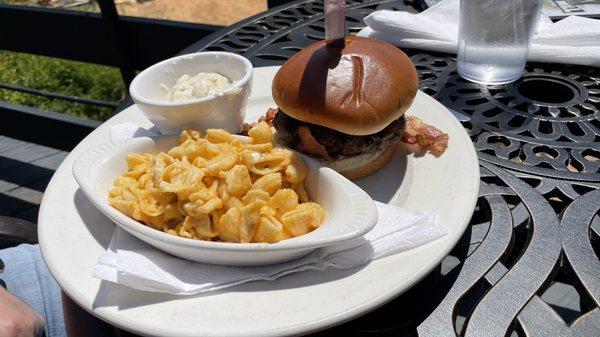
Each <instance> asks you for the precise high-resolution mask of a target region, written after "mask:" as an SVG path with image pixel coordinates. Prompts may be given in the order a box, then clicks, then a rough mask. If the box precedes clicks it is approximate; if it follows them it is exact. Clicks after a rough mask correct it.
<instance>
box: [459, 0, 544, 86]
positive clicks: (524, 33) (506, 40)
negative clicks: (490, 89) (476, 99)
mask: <svg viewBox="0 0 600 337" xmlns="http://www.w3.org/2000/svg"><path fill="white" fill-rule="evenodd" d="M542 1H543V0H461V1H460V25H459V43H458V56H457V68H458V73H459V74H460V75H461V76H462V77H464V78H466V79H468V80H470V81H473V82H477V83H484V84H502V83H509V82H512V81H514V80H516V79H518V78H519V77H520V76H521V73H522V71H523V67H524V65H525V61H526V59H527V51H528V49H529V44H530V42H531V39H532V37H533V34H534V32H535V30H536V27H537V23H538V20H539V17H540V13H541V8H542Z"/></svg>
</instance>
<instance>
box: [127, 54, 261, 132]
mask: <svg viewBox="0 0 600 337" xmlns="http://www.w3.org/2000/svg"><path fill="white" fill-rule="evenodd" d="M252 70H253V67H252V63H250V61H249V60H248V59H247V58H245V57H243V56H240V55H237V54H233V53H227V52H200V53H194V54H187V55H182V56H177V57H173V58H170V59H167V60H165V61H162V62H159V63H157V64H155V65H153V66H150V67H149V68H147V69H146V70H144V71H142V72H141V73H139V75H137V76H136V78H135V79H134V80H133V81H132V82H131V85H130V87H129V93H130V94H131V97H132V98H133V101H134V102H135V103H136V104H137V106H138V108H139V109H140V110H141V111H142V112H143V113H144V115H146V117H148V119H149V120H150V121H151V122H152V123H154V124H155V125H156V126H157V127H158V129H159V130H160V131H161V132H162V133H163V134H173V133H177V132H179V131H181V130H182V129H185V128H194V129H200V130H205V129H208V128H217V129H225V130H227V131H229V132H234V133H237V132H239V131H240V130H241V127H242V124H243V122H244V117H245V116H244V108H245V105H246V102H247V101H248V97H249V96H250V84H251V80H252ZM200 72H208V73H210V72H214V73H218V74H221V75H223V76H225V77H227V78H228V79H229V80H230V81H232V82H233V85H232V87H231V88H230V89H228V90H226V91H225V92H223V93H222V94H219V95H211V96H206V97H202V98H197V99H193V100H189V101H185V102H169V101H167V92H166V91H165V86H166V87H168V88H172V87H173V85H174V84H175V82H176V81H177V79H179V78H180V77H181V76H183V75H186V74H187V75H190V76H193V75H196V74H197V73H200Z"/></svg>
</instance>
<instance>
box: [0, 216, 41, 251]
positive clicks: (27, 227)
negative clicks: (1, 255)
mask: <svg viewBox="0 0 600 337" xmlns="http://www.w3.org/2000/svg"><path fill="white" fill-rule="evenodd" d="M37 242H38V238H37V225H36V224H34V223H31V222H29V221H25V220H22V219H17V218H11V217H7V216H0V249H4V248H8V247H13V246H17V245H19V244H22V243H29V244H35V243H37Z"/></svg>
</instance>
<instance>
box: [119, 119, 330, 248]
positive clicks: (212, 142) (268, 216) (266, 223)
mask: <svg viewBox="0 0 600 337" xmlns="http://www.w3.org/2000/svg"><path fill="white" fill-rule="evenodd" d="M248 135H249V136H250V138H249V140H248V142H242V141H240V140H239V139H237V138H235V137H233V136H232V135H231V134H229V133H228V132H226V131H224V130H217V129H209V130H207V132H206V135H205V136H204V137H202V136H201V134H200V133H199V132H198V131H194V130H185V131H183V132H182V133H181V135H180V137H179V142H178V146H175V147H174V148H172V149H171V150H169V152H167V153H164V152H160V153H158V154H151V153H144V154H140V153H130V154H128V155H127V156H126V161H127V167H128V168H129V170H128V171H127V172H126V173H124V174H123V175H122V176H120V177H118V178H117V179H116V180H115V181H114V187H113V188H112V189H111V190H110V192H109V197H108V199H109V202H110V204H111V205H112V206H114V207H115V208H117V209H118V210H119V211H121V212H123V213H125V214H126V215H128V216H129V217H131V218H133V219H135V220H137V221H140V222H142V223H144V224H146V225H147V226H150V227H152V228H154V229H158V230H162V231H164V232H166V233H169V234H173V235H178V236H182V237H185V238H190V239H200V240H209V241H226V242H243V243H246V242H268V243H274V242H278V241H281V240H284V239H287V238H291V237H294V236H299V235H303V234H306V233H308V232H310V231H312V230H314V229H315V228H317V227H319V226H320V225H321V224H322V223H323V221H324V220H325V218H326V216H327V213H326V212H325V211H324V210H323V209H322V208H321V206H319V205H318V204H316V203H314V202H310V201H309V200H308V196H307V194H306V191H305V190H304V185H303V181H304V178H305V177H306V174H307V167H306V165H305V163H304V161H303V160H302V158H300V157H298V156H297V155H296V154H295V153H294V152H292V151H290V150H288V149H284V148H278V147H274V146H273V143H272V140H273V133H272V130H271V127H270V126H269V125H268V124H267V123H265V122H261V123H259V124H257V125H255V126H254V127H252V128H251V129H250V131H249V132H248Z"/></svg>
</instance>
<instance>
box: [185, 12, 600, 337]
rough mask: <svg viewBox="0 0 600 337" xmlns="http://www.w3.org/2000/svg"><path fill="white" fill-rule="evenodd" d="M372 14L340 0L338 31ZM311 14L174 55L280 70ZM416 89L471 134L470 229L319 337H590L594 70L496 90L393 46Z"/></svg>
mask: <svg viewBox="0 0 600 337" xmlns="http://www.w3.org/2000/svg"><path fill="white" fill-rule="evenodd" d="M378 9H394V10H406V11H416V9H415V8H414V7H413V6H412V4H411V2H409V1H404V2H402V1H393V0H371V1H369V0H349V1H347V11H346V20H347V26H348V27H349V30H350V32H351V33H355V32H357V31H358V30H359V29H360V28H362V27H363V26H364V23H363V21H362V19H363V18H364V17H365V16H366V15H367V14H369V13H371V12H372V11H374V10H378ZM322 13H323V5H322V2H320V1H310V0H301V1H295V2H292V3H289V4H287V5H284V6H280V7H276V8H274V9H272V10H269V11H268V12H265V13H262V14H259V15H257V16H255V17H252V18H249V19H247V20H245V21H242V22H240V23H239V24H236V25H234V26H231V27H228V28H226V29H224V30H221V31H219V32H217V33H215V34H213V35H210V36H208V37H206V38H205V39H203V40H201V41H199V42H198V43H197V44H195V45H193V46H191V47H190V48H188V49H186V50H185V51H184V53H185V52H192V51H199V50H222V51H230V52H236V53H240V54H242V55H244V56H246V57H248V58H249V59H250V60H251V61H252V62H253V64H254V65H255V66H258V67H260V66H268V65H279V64H282V63H283V62H284V61H285V60H286V59H287V58H289V57H290V56H292V55H293V54H294V53H296V52H297V51H299V50H300V49H302V48H303V47H305V46H307V45H308V44H310V43H312V42H314V41H316V40H320V39H323V37H324V29H323V14H322ZM406 52H407V53H408V54H409V55H410V56H411V58H412V60H413V61H414V63H415V65H416V67H417V69H418V71H419V76H420V89H421V90H422V91H424V92H426V93H427V94H429V95H431V96H433V97H435V98H436V99H437V100H439V101H440V102H442V103H443V104H444V105H445V106H446V107H448V108H449V109H451V110H453V111H454V112H455V113H456V116H457V117H458V118H459V119H460V120H461V122H462V123H463V125H464V127H465V129H466V130H467V131H468V133H469V135H470V136H471V138H472V140H473V143H474V145H475V148H476V149H477V151H478V154H479V158H480V166H481V189H480V192H479V195H480V198H479V200H478V203H477V208H476V211H475V214H474V216H473V218H472V220H471V225H470V227H469V229H468V230H467V232H466V233H465V234H464V236H463V238H462V239H461V241H460V243H459V244H458V245H457V247H456V248H455V249H454V251H453V252H452V254H451V255H450V256H448V257H447V258H446V259H445V260H444V261H443V263H442V264H441V266H440V267H439V268H438V269H437V270H436V271H435V272H433V273H432V274H430V275H429V276H428V277H426V278H425V279H424V280H423V281H421V283H419V285H417V286H416V287H414V288H413V289H411V290H410V291H409V292H407V293H405V294H403V295H402V296H400V297H399V298H397V299H396V300H394V301H392V302H391V303H389V304H387V305H385V306H384V307H382V308H380V309H378V310H376V311H374V312H372V313H370V314H367V315H365V316H363V317H361V318H359V319H356V320H354V321H352V322H350V323H346V324H344V325H341V326H338V327H336V328H333V329H330V330H327V331H324V332H322V333H320V334H319V335H323V336H325V335H331V334H336V335H338V334H339V335H345V336H413V335H419V336H423V337H441V336H463V335H464V336H474V337H485V336H494V337H499V336H530V337H536V336H600V309H599V305H600V260H599V254H600V243H599V241H600V217H599V216H598V213H599V209H600V70H599V69H594V68H587V67H575V66H564V65H550V64H528V65H527V67H526V72H525V74H524V76H523V77H522V78H521V79H520V80H519V81H517V82H515V83H511V84H508V85H494V86H485V85H478V84H473V83H470V82H468V81H466V80H464V79H462V78H461V77H460V76H458V75H457V73H456V67H455V60H454V58H453V56H450V55H444V54H437V53H431V52H423V51H419V50H406Z"/></svg>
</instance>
